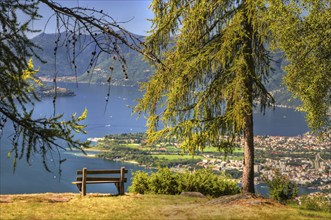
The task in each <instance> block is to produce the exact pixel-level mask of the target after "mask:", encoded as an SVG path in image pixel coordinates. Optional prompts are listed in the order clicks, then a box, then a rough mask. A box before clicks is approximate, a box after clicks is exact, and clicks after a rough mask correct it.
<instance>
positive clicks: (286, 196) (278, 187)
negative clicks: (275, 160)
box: [262, 169, 298, 203]
mask: <svg viewBox="0 0 331 220" xmlns="http://www.w3.org/2000/svg"><path fill="white" fill-rule="evenodd" d="M262 178H263V180H264V181H265V182H266V183H267V184H268V186H269V195H270V198H272V199H274V200H277V201H279V202H281V203H285V202H286V201H288V200H290V199H294V198H295V197H296V196H297V195H298V187H297V185H296V184H295V183H294V182H292V181H290V179H289V178H288V176H285V175H282V174H281V172H280V170H278V169H277V170H274V173H273V177H272V179H268V178H266V177H262Z"/></svg>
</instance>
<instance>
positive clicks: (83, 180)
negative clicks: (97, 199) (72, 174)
mask: <svg viewBox="0 0 331 220" xmlns="http://www.w3.org/2000/svg"><path fill="white" fill-rule="evenodd" d="M82 173H83V175H82V195H83V196H86V174H87V169H86V168H83V172H82Z"/></svg>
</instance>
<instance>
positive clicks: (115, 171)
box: [76, 168, 128, 182]
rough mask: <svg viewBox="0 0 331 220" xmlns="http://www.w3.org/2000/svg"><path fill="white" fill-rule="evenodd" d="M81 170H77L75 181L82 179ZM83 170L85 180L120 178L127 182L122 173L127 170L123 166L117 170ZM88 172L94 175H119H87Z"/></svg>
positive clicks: (113, 179)
mask: <svg viewBox="0 0 331 220" xmlns="http://www.w3.org/2000/svg"><path fill="white" fill-rule="evenodd" d="M84 169H85V168H84ZM84 169H83V170H84ZM83 170H77V178H76V181H82V179H83ZM85 172H86V181H120V180H121V178H122V179H123V181H124V182H127V178H125V177H124V174H125V173H128V170H126V169H124V168H121V169H119V170H87V169H86V171H85ZM88 174H94V175H98V174H119V176H118V177H116V176H88Z"/></svg>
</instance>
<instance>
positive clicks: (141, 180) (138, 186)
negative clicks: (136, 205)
mask: <svg viewBox="0 0 331 220" xmlns="http://www.w3.org/2000/svg"><path fill="white" fill-rule="evenodd" d="M133 175H134V178H132V185H131V186H130V188H129V191H130V192H131V191H132V192H136V193H140V194H144V193H145V192H147V191H148V187H149V186H148V185H149V183H148V180H149V176H148V174H147V173H146V172H144V171H141V170H138V171H137V172H134V173H133Z"/></svg>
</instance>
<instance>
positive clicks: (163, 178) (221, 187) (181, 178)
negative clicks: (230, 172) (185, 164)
mask: <svg viewBox="0 0 331 220" xmlns="http://www.w3.org/2000/svg"><path fill="white" fill-rule="evenodd" d="M129 191H130V192H134V193H141V194H145V193H154V194H170V195H175V194H179V193H181V192H193V191H194V192H200V193H202V194H204V195H209V196H213V197H218V196H221V195H230V194H236V193H239V192H240V188H239V187H238V185H237V183H236V182H235V181H234V180H233V179H231V178H230V177H229V176H226V175H225V174H222V175H216V174H214V173H213V172H212V171H211V170H207V169H201V170H197V171H195V172H192V173H190V172H188V171H186V172H184V173H172V172H171V171H170V170H169V169H168V168H159V170H158V171H157V172H155V173H152V174H151V175H148V174H147V173H146V172H143V171H138V172H135V173H134V175H133V178H132V185H131V186H130V188H129Z"/></svg>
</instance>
